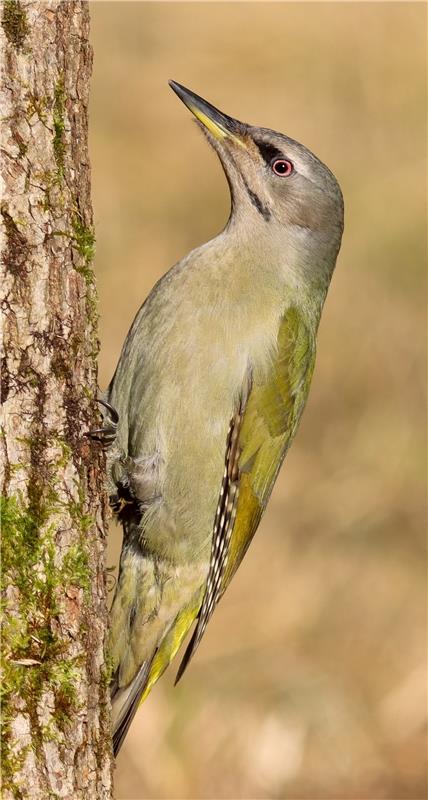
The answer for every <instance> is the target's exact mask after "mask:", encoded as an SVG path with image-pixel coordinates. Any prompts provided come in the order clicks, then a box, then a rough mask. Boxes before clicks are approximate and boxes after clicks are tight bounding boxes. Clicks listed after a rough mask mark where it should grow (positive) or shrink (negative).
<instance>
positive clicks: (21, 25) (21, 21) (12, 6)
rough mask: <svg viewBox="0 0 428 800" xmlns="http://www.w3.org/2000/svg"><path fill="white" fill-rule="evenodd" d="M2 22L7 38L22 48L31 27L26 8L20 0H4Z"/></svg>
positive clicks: (18, 47) (18, 48) (15, 45)
mask: <svg viewBox="0 0 428 800" xmlns="http://www.w3.org/2000/svg"><path fill="white" fill-rule="evenodd" d="M1 24H2V27H3V30H4V32H5V34H6V38H7V40H8V41H9V42H10V43H11V44H13V46H14V47H15V48H16V49H17V50H22V48H23V45H24V42H25V39H26V38H27V36H28V33H29V29H28V23H27V15H26V13H25V9H24V8H23V7H22V5H21V3H20V2H19V0H3V14H2V19H1Z"/></svg>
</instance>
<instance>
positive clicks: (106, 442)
mask: <svg viewBox="0 0 428 800" xmlns="http://www.w3.org/2000/svg"><path fill="white" fill-rule="evenodd" d="M97 403H99V404H100V405H102V406H104V408H106V409H107V412H108V424H107V425H103V426H102V427H101V428H93V429H92V430H91V431H87V433H86V434H85V436H88V437H89V438H90V439H93V441H96V442H100V444H101V445H102V447H103V449H105V450H106V449H107V448H109V447H111V445H112V444H114V442H115V439H116V435H117V425H118V422H119V414H118V413H117V411H116V409H115V408H113V406H111V405H110V403H107V402H106V401H105V400H101V399H100V398H98V399H97Z"/></svg>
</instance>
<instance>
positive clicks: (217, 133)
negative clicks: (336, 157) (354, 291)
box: [170, 81, 343, 267]
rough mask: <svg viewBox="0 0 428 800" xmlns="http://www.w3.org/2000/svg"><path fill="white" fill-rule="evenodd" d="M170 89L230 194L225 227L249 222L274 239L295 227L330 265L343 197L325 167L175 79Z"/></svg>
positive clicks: (298, 146)
mask: <svg viewBox="0 0 428 800" xmlns="http://www.w3.org/2000/svg"><path fill="white" fill-rule="evenodd" d="M170 86H171V88H172V89H173V90H174V92H175V93H176V94H177V95H178V96H179V98H180V99H181V100H182V101H183V103H184V104H185V105H186V106H187V107H188V108H189V110H190V111H192V113H193V114H194V115H195V117H196V119H197V121H198V123H199V125H200V127H201V128H202V130H203V131H204V133H205V134H206V136H207V138H208V140H209V142H210V143H211V145H212V146H213V147H214V149H215V150H216V151H217V153H218V155H219V157H220V160H221V163H222V166H223V169H224V171H225V174H226V177H227V180H228V183H229V187H230V193H231V201H232V208H231V216H230V220H229V226H234V225H239V224H242V223H243V222H245V224H246V225H248V224H249V223H250V225H251V226H252V228H253V229H254V230H255V231H257V235H260V234H262V233H263V228H264V229H265V231H266V232H268V231H269V235H271V236H272V235H275V236H276V237H277V238H278V236H277V234H278V231H279V229H281V228H282V229H283V230H284V232H287V231H288V232H290V229H293V228H294V229H298V233H299V234H302V235H303V236H305V238H306V239H308V238H311V239H313V240H315V241H317V242H318V245H321V246H322V245H324V246H326V247H328V250H329V252H330V255H331V259H329V260H331V261H332V267H334V262H335V260H336V255H337V252H338V250H339V247H340V241H341V237H342V232H343V197H342V192H341V190H340V186H339V184H338V182H337V180H336V178H335V177H334V175H333V173H332V172H331V171H330V170H329V169H328V167H326V166H325V164H323V163H322V161H320V160H319V159H318V158H317V157H316V156H315V155H314V154H313V153H312V152H311V151H310V150H308V149H307V148H306V147H304V146H303V145H302V144H300V143H299V142H296V141H294V140H293V139H290V138H289V137H288V136H285V135H284V134H282V133H278V132H276V131H273V130H270V129H269V128H259V127H257V126H255V125H248V124H246V123H244V122H240V121H239V120H237V119H234V118H233V117H230V116H228V115H227V114H224V113H223V112H221V111H219V110H218V109H217V108H215V106H213V105H211V104H210V103H208V102H207V101H206V100H204V99H203V98H202V97H199V95H197V94H195V93H194V92H191V91H190V90H189V89H186V88H185V87H184V86H181V85H180V84H179V83H176V82H175V81H170ZM249 215H250V216H249ZM296 233H297V231H296ZM300 238H301V237H300Z"/></svg>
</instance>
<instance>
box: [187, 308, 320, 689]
mask: <svg viewBox="0 0 428 800" xmlns="http://www.w3.org/2000/svg"><path fill="white" fill-rule="evenodd" d="M314 361H315V337H314V335H313V334H312V332H311V331H310V330H309V328H308V326H307V325H306V324H305V323H304V321H303V319H302V316H301V314H300V312H299V311H298V310H297V309H296V308H289V309H288V311H287V312H286V314H285V315H284V317H283V319H282V321H281V325H280V328H279V333H278V345H277V349H276V353H275V355H274V357H273V359H272V363H271V366H270V369H269V372H268V374H267V375H266V373H264V374H263V375H261V376H260V377H258V378H257V377H255V376H253V375H252V374H249V376H248V378H247V380H246V382H245V386H244V387H243V390H242V393H241V397H240V400H239V403H238V408H237V410H236V412H235V414H234V416H233V418H232V420H231V422H230V427H229V433H228V436H227V442H226V455H225V470H224V476H223V481H222V485H221V488H220V494H219V501H218V506H217V511H216V515H215V520H214V526H213V536H212V549H211V558H210V567H209V572H208V577H207V583H206V587H205V594H204V597H203V600H202V605H201V608H200V611H199V615H198V622H197V625H196V628H195V630H194V633H193V636H192V638H191V640H190V642H189V645H188V647H187V649H186V652H185V654H184V657H183V660H182V662H181V664H180V667H179V670H178V673H177V678H176V682H177V681H178V680H179V679H180V677H181V676H182V674H183V672H184V670H185V669H186V667H187V665H188V663H189V661H190V659H191V658H192V656H193V654H194V653H195V651H196V648H197V647H198V645H199V642H200V641H201V639H202V636H203V635H204V632H205V630H206V627H207V624H208V622H209V620H210V618H211V616H212V614H213V611H214V609H215V606H216V604H217V603H218V601H219V600H220V598H221V596H222V595H223V593H224V592H225V590H226V588H227V586H228V585H229V583H230V581H231V579H232V577H233V575H234V573H235V572H236V570H237V568H238V566H239V564H240V563H241V561H242V559H243V557H244V555H245V552H246V550H247V548H248V546H249V544H250V542H251V540H252V538H253V536H254V533H255V531H256V529H257V526H258V524H259V522H260V519H261V516H262V514H263V511H264V509H265V507H266V504H267V502H268V500H269V497H270V494H271V491H272V488H273V485H274V482H275V479H276V476H277V474H278V471H279V469H280V466H281V464H282V461H283V459H284V457H285V454H286V452H287V450H288V448H289V446H290V444H291V441H292V439H293V437H294V434H295V432H296V429H297V425H298V423H299V420H300V417H301V414H302V411H303V408H304V406H305V402H306V398H307V395H308V391H309V385H310V381H311V377H312V372H313V367H314Z"/></svg>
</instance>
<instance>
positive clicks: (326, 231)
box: [96, 81, 343, 753]
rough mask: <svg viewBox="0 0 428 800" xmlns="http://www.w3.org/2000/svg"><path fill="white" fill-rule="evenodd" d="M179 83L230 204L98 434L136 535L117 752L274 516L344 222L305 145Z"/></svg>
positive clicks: (112, 398) (124, 515) (116, 638)
mask: <svg viewBox="0 0 428 800" xmlns="http://www.w3.org/2000/svg"><path fill="white" fill-rule="evenodd" d="M170 86H171V87H172V89H173V90H174V92H175V93H176V94H177V95H178V97H179V98H180V99H181V100H182V101H183V103H184V104H185V105H186V106H187V107H188V109H190V111H191V112H192V113H193V114H194V116H195V117H196V120H197V122H198V125H199V126H200V128H201V129H202V130H203V132H204V133H205V135H206V137H207V139H208V142H209V143H210V145H212V147H213V148H214V150H215V151H216V153H217V155H218V156H219V158H220V161H221V164H222V167H223V170H224V172H225V175H226V178H227V182H228V184H229V188H230V195H231V212H230V216H229V220H228V222H227V224H226V226H225V228H224V230H222V231H221V232H220V233H219V234H218V235H217V236H215V237H214V238H213V239H211V240H210V241H208V242H207V243H205V244H203V245H202V246H200V247H197V248H196V249H195V250H192V251H191V252H190V253H189V254H188V255H186V256H185V257H184V258H183V259H182V260H181V261H180V262H179V263H178V264H176V265H175V266H173V267H172V269H170V270H169V272H167V273H166V274H165V275H164V276H163V278H161V280H160V281H159V282H158V283H157V284H156V285H155V287H154V288H153V289H152V291H151V292H150V294H149V296H148V297H147V299H146V301H145V302H144V303H143V305H142V306H141V308H140V310H139V311H138V313H137V315H136V317H135V319H134V322H133V324H132V326H131V328H130V331H129V333H128V335H127V337H126V340H125V343H124V346H123V349H122V353H121V356H120V359H119V363H118V365H117V368H116V372H115V374H114V377H113V379H112V381H111V383H110V386H109V388H108V390H107V392H106V394H105V397H104V405H105V408H106V411H105V413H107V415H109V416H110V419H109V421H108V423H107V424H106V425H105V427H104V428H102V429H101V431H100V430H98V431H97V432H96V433H97V434H98V436H100V435H102V433H103V431H104V436H105V440H106V442H107V444H108V445H109V446H110V455H109V463H110V467H109V471H110V477H111V482H112V487H113V489H112V504H113V507H114V509H115V511H116V513H117V516H118V518H119V519H120V521H121V522H122V525H123V532H124V536H123V546H122V553H121V557H120V571H119V577H118V581H117V586H116V592H115V596H114V601H113V605H112V610H111V626H110V652H111V659H112V675H113V677H112V685H111V696H112V708H113V730H114V734H113V742H114V750H115V752H116V753H117V752H118V750H119V748H120V746H121V744H122V742H123V740H124V737H125V735H126V733H127V731H128V729H129V726H130V724H131V721H132V719H133V716H134V714H135V712H136V710H137V707H138V705H139V703H140V701H141V700H143V699H144V698H145V697H146V696H147V694H148V693H149V691H150V690H151V688H152V686H153V685H154V683H155V682H156V681H157V680H158V678H159V677H160V676H161V675H162V673H163V672H164V670H165V669H166V667H167V666H168V664H169V663H170V661H171V660H172V658H173V657H174V656H175V654H176V653H177V651H178V649H179V647H180V645H181V643H182V642H183V639H184V638H185V636H186V634H187V633H188V631H189V629H190V628H191V626H192V624H193V623H194V622H195V628H194V631H193V634H192V636H191V639H190V642H189V644H188V646H187V649H186V651H185V653H184V656H183V659H182V661H181V665H180V667H179V670H178V674H177V680H178V679H179V678H180V677H181V675H182V674H183V672H184V670H185V669H186V667H187V665H188V664H189V661H190V659H191V658H192V656H193V655H194V653H195V651H196V649H197V647H198V645H199V642H200V641H201V638H202V636H203V634H204V632H205V629H206V626H207V624H208V622H209V620H210V618H211V615H212V614H213V611H214V609H215V608H216V606H217V603H218V602H219V600H220V598H221V597H222V595H223V594H224V592H225V590H226V588H227V587H228V585H229V583H230V581H231V579H232V577H233V575H234V573H235V572H236V570H237V568H238V566H239V564H240V563H241V561H242V559H243V557H244V555H245V552H246V550H247V548H248V546H249V544H250V542H251V540H252V538H253V536H254V534H255V531H256V529H257V527H258V525H259V522H260V519H261V517H262V514H263V512H264V510H265V508H266V505H267V502H268V500H269V496H270V494H271V491H272V488H273V485H274V482H275V479H276V477H277V475H278V471H279V469H280V467H281V464H282V461H283V459H284V457H285V455H286V453H287V451H288V449H289V447H290V445H291V442H292V441H293V438H294V436H295V433H296V430H297V427H298V424H299V421H300V418H301V415H302V412H303V409H304V406H305V403H306V399H307V396H308V391H309V386H310V383H311V378H312V372H313V369H314V362H315V350H316V336H317V330H318V325H319V321H320V316H321V311H322V308H323V304H324V300H325V297H326V294H327V290H328V287H329V284H330V279H331V276H332V273H333V270H334V267H335V263H336V258H337V255H338V252H339V248H340V243H341V238H342V232H343V199H342V193H341V190H340V187H339V184H338V182H337V180H336V178H335V177H334V175H333V174H332V172H330V170H329V169H328V168H327V167H326V166H325V165H324V164H323V163H322V162H321V161H320V160H319V159H318V158H317V157H316V156H315V155H313V153H311V152H310V151H309V150H308V149H307V148H306V147H304V146H303V145H301V144H299V143H298V142H296V141H294V140H293V139H290V138H289V137H288V136H285V135H283V134H281V133H277V132H275V131H273V130H270V129H268V128H259V127H256V126H253V125H247V124H245V123H243V122H239V121H238V120H237V119H233V118H232V117H230V116H227V115H226V114H224V113H222V112H221V111H219V110H218V109H217V108H215V107H214V106H212V105H211V104H210V103H208V102H207V101H206V100H203V99H202V98H201V97H199V96H198V95H197V94H195V93H194V92H192V91H190V90H189V89H186V88H185V87H184V86H182V85H180V84H178V83H176V82H175V81H170ZM114 436H115V437H116V438H115V442H114V445H112V440H113V438H114Z"/></svg>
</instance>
